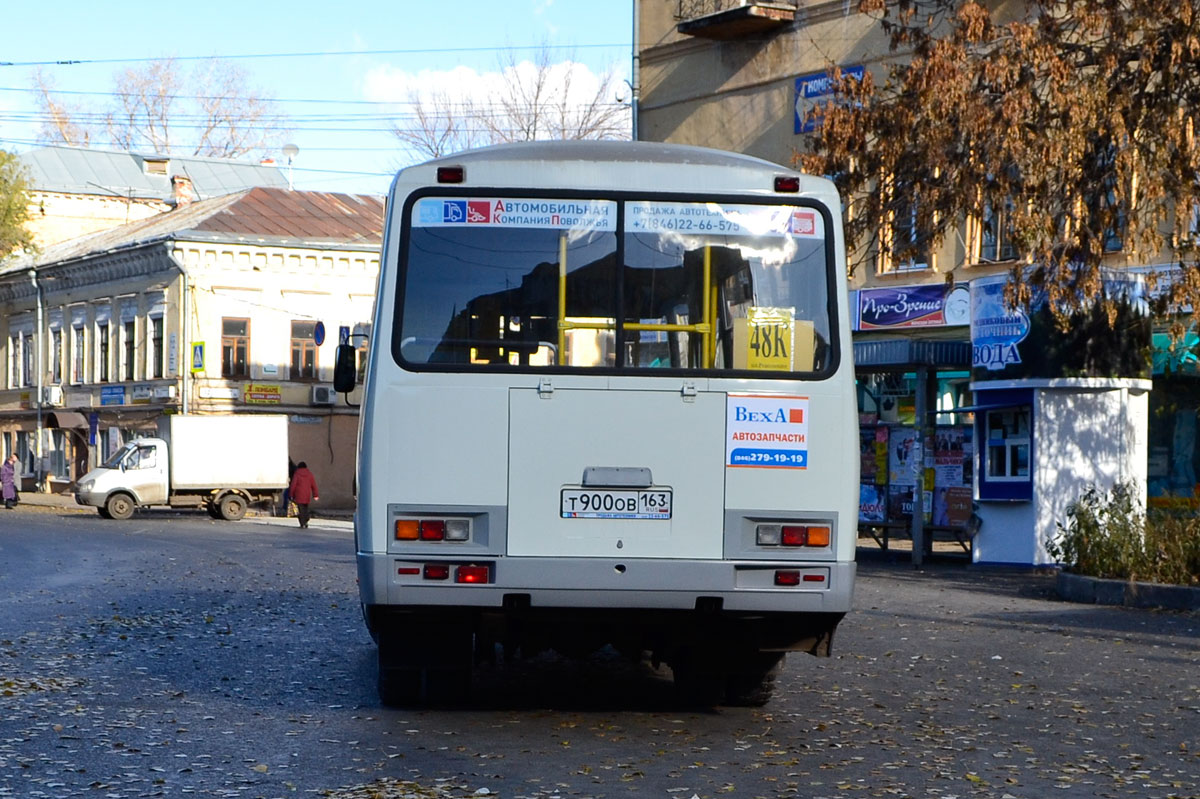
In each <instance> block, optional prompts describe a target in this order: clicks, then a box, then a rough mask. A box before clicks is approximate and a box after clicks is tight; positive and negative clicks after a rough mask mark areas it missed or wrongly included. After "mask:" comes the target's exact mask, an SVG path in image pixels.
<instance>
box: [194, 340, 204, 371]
mask: <svg viewBox="0 0 1200 799" xmlns="http://www.w3.org/2000/svg"><path fill="white" fill-rule="evenodd" d="M203 371H204V342H203V341H193V342H192V372H203Z"/></svg>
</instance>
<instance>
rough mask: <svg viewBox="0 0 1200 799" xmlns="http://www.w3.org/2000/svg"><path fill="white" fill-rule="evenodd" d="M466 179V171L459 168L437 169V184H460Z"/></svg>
mask: <svg viewBox="0 0 1200 799" xmlns="http://www.w3.org/2000/svg"><path fill="white" fill-rule="evenodd" d="M466 179H467V170H466V168H465V167H461V166H439V167H438V168H437V182H438V183H462V182H463V181H464V180H466Z"/></svg>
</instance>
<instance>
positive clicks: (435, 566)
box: [425, 563, 450, 580]
mask: <svg viewBox="0 0 1200 799" xmlns="http://www.w3.org/2000/svg"><path fill="white" fill-rule="evenodd" d="M425 579H426V580H449V579H450V567H449V566H447V565H445V564H444V563H426V564H425Z"/></svg>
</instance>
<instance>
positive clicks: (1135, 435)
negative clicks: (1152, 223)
mask: <svg viewBox="0 0 1200 799" xmlns="http://www.w3.org/2000/svg"><path fill="white" fill-rule="evenodd" d="M1006 280H1007V278H1005V277H997V278H984V279H980V280H975V281H972V283H971V302H972V323H971V343H972V370H973V377H974V380H973V381H972V383H971V389H972V390H973V391H974V394H975V405H974V406H973V407H972V408H971V410H974V411H975V440H976V441H977V442H978V446H977V447H976V457H977V468H976V470H975V474H976V497H977V499H978V503H979V509H978V511H977V513H978V514H979V517H980V519H981V520H982V526H981V528H980V530H979V533H978V535H977V536H976V538H975V546H974V550H973V559H974V561H975V562H976V563H995V564H1019V565H1026V566H1041V565H1047V564H1051V563H1053V562H1054V561H1053V559H1052V558H1051V557H1050V555H1049V554H1048V553H1047V551H1046V545H1047V544H1048V543H1049V542H1050V541H1052V540H1053V539H1054V538H1055V537H1056V536H1057V535H1058V534H1059V527H1060V525H1065V524H1066V523H1067V511H1068V509H1069V508H1070V506H1071V504H1072V503H1074V502H1075V501H1076V500H1078V499H1079V498H1080V496H1082V494H1083V493H1084V491H1085V490H1086V489H1087V488H1089V487H1095V488H1098V489H1100V490H1102V491H1104V490H1108V489H1111V488H1112V487H1113V486H1114V485H1116V484H1117V483H1129V484H1132V485H1133V486H1135V487H1136V488H1135V490H1136V492H1137V493H1138V494H1139V495H1140V496H1141V498H1142V501H1143V504H1144V502H1145V492H1146V463H1147V455H1148V445H1147V428H1148V420H1149V391H1150V388H1151V381H1150V380H1149V379H1148V377H1149V366H1150V364H1149V359H1148V353H1149V341H1150V326H1149V321H1148V316H1147V314H1146V313H1145V310H1144V308H1142V307H1141V306H1140V304H1139V303H1138V302H1137V301H1136V300H1135V299H1133V298H1131V297H1136V294H1132V295H1131V296H1127V295H1126V294H1122V295H1121V296H1120V297H1119V299H1118V300H1117V308H1118V313H1117V317H1116V323H1115V324H1110V323H1109V322H1108V320H1107V318H1106V317H1105V316H1104V314H1103V313H1102V312H1101V309H1099V308H1098V307H1096V308H1091V309H1085V310H1083V311H1080V312H1078V313H1077V314H1075V315H1074V316H1073V317H1072V319H1071V324H1070V325H1069V327H1068V329H1067V330H1065V331H1063V330H1061V329H1059V328H1058V327H1056V323H1055V321H1054V320H1053V319H1052V318H1051V316H1050V313H1049V311H1048V310H1046V309H1045V307H1044V306H1043V307H1041V308H1038V306H1037V305H1036V304H1035V305H1034V310H1033V311H1032V312H1031V313H1026V312H1025V311H1024V310H1023V309H1020V308H1018V309H1010V308H1008V307H1007V306H1006V304H1005V303H1004V299H1003V291H1004V284H1005V281H1006ZM1118 288H1120V289H1121V290H1122V291H1126V292H1128V283H1126V284H1124V285H1123V286H1120V287H1118ZM1109 290H1115V289H1109Z"/></svg>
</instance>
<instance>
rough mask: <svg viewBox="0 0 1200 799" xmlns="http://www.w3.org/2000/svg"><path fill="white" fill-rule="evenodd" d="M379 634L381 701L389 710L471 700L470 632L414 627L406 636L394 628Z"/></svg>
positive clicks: (467, 629) (381, 631) (468, 630)
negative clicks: (390, 708) (391, 708)
mask: <svg viewBox="0 0 1200 799" xmlns="http://www.w3.org/2000/svg"><path fill="white" fill-rule="evenodd" d="M377 635H378V641H379V682H378V686H379V701H380V702H381V703H383V704H384V705H385V706H387V707H415V706H421V705H431V704H436V705H452V704H458V703H461V702H464V701H466V700H467V699H468V698H469V697H470V695H471V667H472V665H473V658H474V643H473V635H472V632H471V630H470V629H469V628H467V627H459V626H455V625H449V626H446V627H439V626H432V625H430V626H426V625H415V626H414V627H411V628H406V630H405V635H404V636H402V635H401V634H400V632H399V630H398V628H397V626H396V625H394V624H389V625H386V626H385V627H383V629H378V630H377ZM418 642H419V643H418Z"/></svg>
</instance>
